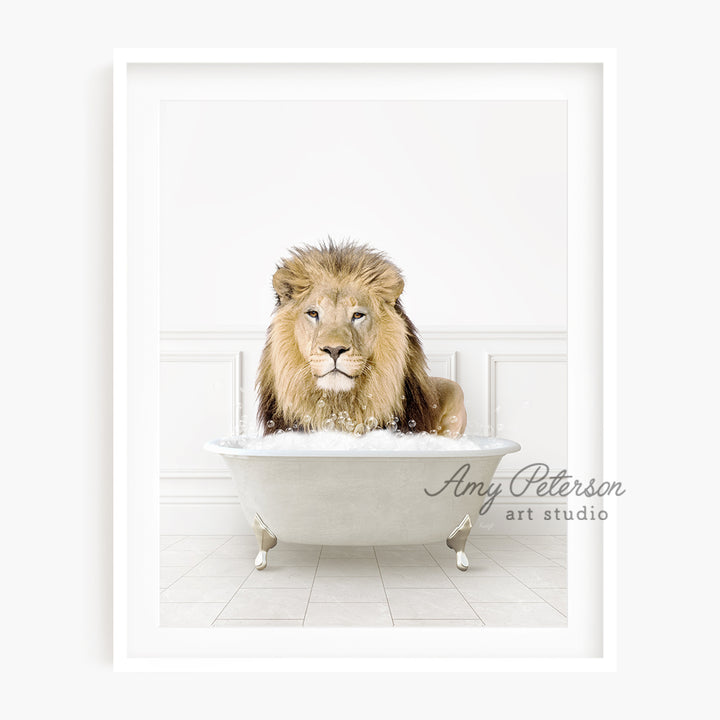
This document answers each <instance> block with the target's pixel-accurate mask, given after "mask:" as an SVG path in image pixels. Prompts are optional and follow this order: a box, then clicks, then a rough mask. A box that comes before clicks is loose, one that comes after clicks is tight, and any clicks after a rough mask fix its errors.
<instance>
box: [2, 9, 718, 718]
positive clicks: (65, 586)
mask: <svg viewBox="0 0 720 720" xmlns="http://www.w3.org/2000/svg"><path fill="white" fill-rule="evenodd" d="M192 10H193V11H192V12H190V11H188V10H187V9H186V6H185V5H179V4H178V3H169V2H159V3H147V2H144V3H136V2H130V1H126V2H123V3H118V2H114V3H104V4H98V3H95V4H91V3H81V2H69V3H64V4H51V3H47V2H46V3H42V4H39V5H37V4H36V5H26V6H24V7H20V6H15V7H13V8H12V10H10V11H8V10H6V11H5V17H4V22H3V26H2V29H0V33H1V34H2V37H1V38H0V40H1V41H2V42H0V48H2V50H1V51H0V52H2V63H0V68H2V69H1V70H0V72H1V73H2V83H3V84H2V87H3V89H4V93H3V99H4V101H5V102H4V104H3V113H2V128H3V132H2V134H1V135H0V143H1V147H0V156H1V157H2V169H1V170H0V172H1V173H2V190H3V193H2V197H3V200H4V202H3V212H2V215H1V216H0V218H1V219H0V222H1V223H2V227H1V228H0V237H2V240H3V260H2V263H1V264H0V267H1V268H2V282H0V287H1V288H2V307H3V310H4V312H3V323H4V327H5V336H6V343H5V344H4V345H5V346H4V349H3V373H2V383H3V385H2V399H3V428H2V430H3V440H4V443H3V445H4V450H5V466H4V470H5V472H4V473H3V479H4V480H5V483H4V493H5V495H4V498H3V502H2V504H1V505H0V506H1V507H2V514H3V515H2V522H1V523H0V528H2V533H3V538H2V544H3V551H4V553H3V554H4V559H5V562H4V564H3V571H4V574H5V578H4V580H5V581H6V582H5V583H4V586H5V589H4V591H3V600H4V603H3V605H4V609H3V614H2V619H3V623H4V626H5V627H4V628H3V650H4V654H5V655H6V660H7V661H8V664H7V665H6V668H5V678H6V683H5V685H6V689H5V692H4V694H3V704H7V705H8V708H10V707H12V708H13V711H14V714H15V716H21V717H32V718H34V717H43V716H47V715H50V714H53V715H55V716H60V717H65V716H73V717H105V718H126V717H129V716H131V715H132V716H133V717H139V718H140V717H148V718H156V717H159V716H162V717H171V718H196V717H198V716H199V715H202V716H203V717H221V716H224V715H226V714H229V713H233V714H235V715H237V714H245V713H250V712H251V711H252V710H253V709H254V708H262V709H263V712H265V713H267V714H268V716H269V717H277V716H279V715H278V714H279V713H280V712H281V711H283V712H284V713H287V714H288V715H290V714H291V713H292V714H293V715H295V714H297V711H298V708H305V709H307V711H310V712H316V713H322V711H323V710H326V711H333V712H334V714H337V712H338V709H341V710H342V712H343V713H344V714H345V715H346V716H348V717H363V716H366V713H368V712H370V711H371V710H373V709H375V710H376V709H377V706H378V703H379V702H380V700H379V698H382V697H383V695H382V694H381V695H379V694H378V693H383V691H388V692H392V693H393V694H396V693H398V694H399V696H398V697H397V698H396V699H397V701H398V702H401V703H402V707H403V709H404V710H405V711H406V712H407V714H409V715H410V714H412V713H413V711H416V712H417V714H418V715H419V716H423V717H447V716H451V715H455V714H458V713H460V712H464V713H467V712H478V713H480V712H483V713H488V714H490V713H496V714H501V713H502V716H504V717H529V716H530V717H548V718H550V717H552V718H556V717H577V715H578V714H580V713H582V715H583V716H584V717H586V718H601V717H607V716H608V715H610V714H611V713H614V714H619V715H620V716H623V717H626V716H630V715H632V714H636V713H640V712H642V713H643V714H652V713H658V712H659V711H660V710H663V711H664V712H665V713H683V714H688V713H691V714H692V712H693V706H695V705H698V704H699V705H701V706H703V707H704V706H707V705H708V704H709V703H710V702H711V701H712V697H711V693H712V692H713V690H714V675H715V672H714V670H713V663H714V647H713V644H712V643H711V641H710V635H709V633H710V631H711V629H712V627H713V626H715V627H716V625H715V623H716V621H715V619H714V615H715V604H716V603H715V595H714V593H713V592H711V589H710V582H711V581H713V585H714V579H715V578H714V575H713V569H714V564H715V563H714V561H713V558H712V556H709V557H708V558H707V560H703V552H706V551H707V550H709V549H711V548H714V547H716V545H717V538H716V537H715V536H713V535H712V534H711V533H712V530H713V528H714V527H715V526H716V521H715V516H716V514H717V504H716V502H717V481H716V474H717V473H716V471H715V470H714V469H713V465H714V463H713V458H712V457H711V449H712V450H714V448H713V446H714V445H716V436H715V434H714V432H713V428H712V427H711V425H710V424H709V423H708V422H707V421H708V420H709V417H710V414H709V413H708V410H709V411H712V414H713V415H714V414H715V410H716V405H717V380H716V379H715V378H716V366H717V353H716V351H715V343H714V342H713V341H714V337H712V334H711V332H710V330H711V328H712V325H713V323H712V320H713V318H712V317H711V315H714V314H715V308H716V307H717V305H718V298H717V292H716V291H715V290H714V287H715V268H716V265H715V263H714V262H712V261H711V258H710V257H709V256H708V254H707V253H708V252H709V249H710V248H712V247H713V244H714V240H716V239H717V237H718V229H719V228H718V215H717V211H716V206H717V197H718V194H719V188H718V175H717V167H718V164H719V162H720V158H719V157H718V135H717V133H716V128H717V127H718V126H719V125H720V112H719V111H718V105H717V92H716V82H715V79H716V76H715V70H716V68H717V66H718V62H719V61H720V57H719V55H720V53H719V51H718V49H717V44H716V42H715V23H714V22H712V20H711V17H710V14H709V12H710V10H711V7H710V6H709V4H707V3H705V2H686V3H683V4H682V5H679V4H667V5H663V6H658V5H657V4H650V3H640V2H627V0H626V1H625V2H622V3H620V2H602V3H600V2H595V3H583V4H580V3H576V2H569V1H568V2H550V3H544V4H538V3H531V2H519V1H516V2H507V3H502V4H499V3H491V4H479V3H477V2H452V1H450V2H446V3H443V4H442V6H440V5H439V4H431V3H409V2H408V3H400V2H398V3H388V2H386V1H385V2H382V3H376V2H373V1H372V0H369V1H368V2H366V3H363V4H362V5H358V4H356V3H353V4H349V3H348V4H345V3H338V2H332V3H330V2H326V3H323V2H309V3H304V4H302V5H300V4H296V5H291V4H290V3H286V4H285V5H281V4H280V3H272V4H268V5H267V6H265V7H264V8H263V9H258V8H257V4H254V3H253V4H251V3H246V4H243V3H240V2H238V1H237V0H235V2H208V3H206V4H204V5H203V8H202V10H201V11H200V10H195V8H194V7H193V8H192ZM243 45H245V46H248V47H262V46H268V47H272V46H288V47H293V46H297V47H301V46H319V47H320V46H326V47H333V46H335V47H339V46H349V47H362V46H369V47H372V46H375V47H382V46H386V47H394V46H409V47H413V46H414V47H425V46H426V47H440V46H448V47H452V46H455V47H472V46H477V47H483V46H485V47H493V46H496V47H500V46H508V47H523V46H526V47H607V46H615V47H617V48H618V49H619V56H618V60H619V72H620V77H619V103H618V105H619V150H620V152H619V166H618V167H619V192H620V196H619V223H620V227H619V238H620V245H619V260H620V317H619V348H620V361H621V365H620V413H619V415H620V419H619V422H620V430H621V439H620V461H621V479H622V480H623V482H624V483H625V484H626V485H627V487H628V493H627V495H626V496H625V497H624V498H623V499H622V502H621V523H620V538H619V541H620V547H621V549H622V554H621V558H620V582H619V588H620V614H619V620H620V640H619V653H620V671H619V673H618V674H616V675H603V676H598V675H584V674H574V675H572V676H563V675H548V674H537V675H532V676H525V675H503V674H493V675H487V676H473V677H463V678H457V677H455V676H454V675H452V674H448V675H445V676H434V677H432V678H428V677H424V676H421V675H419V676H405V675H386V676H382V677H376V676H362V677H354V676H344V675H334V676H332V677H317V676H310V675H307V676H306V675H296V676H292V677H281V676H272V675H268V676H257V677H253V676H242V677H240V676H228V675H193V676H181V675H174V674H162V675H123V676H116V675H113V674H112V671H111V665H110V659H111V597H112V595H111V513H112V495H111V456H110V448H111V431H112V428H111V406H110V395H111V287H110V286H111V277H112V266H111V227H112V225H111V221H112V216H111V183H110V178H111V159H112V152H111V151H112V145H111V61H112V47H113V46H118V47H123V46H129V47H133V46H138V47H142V46H147V47H154V46H158V47H163V46H165V47H183V46H185V47H203V46H207V47H229V46H243ZM684 363H687V365H684ZM683 367H684V368H686V369H687V372H683V371H682V369H683ZM671 488H675V489H678V488H679V489H680V493H675V494H673V495H671V494H670V493H669V490H670V489H671ZM679 496H680V497H682V500H683V501H684V502H683V504H679V503H678V498H679ZM458 669H459V668H458ZM518 690H521V692H518ZM256 703H260V704H259V705H256ZM256 711H257V710H256ZM7 712H8V710H7V709H6V713H7Z"/></svg>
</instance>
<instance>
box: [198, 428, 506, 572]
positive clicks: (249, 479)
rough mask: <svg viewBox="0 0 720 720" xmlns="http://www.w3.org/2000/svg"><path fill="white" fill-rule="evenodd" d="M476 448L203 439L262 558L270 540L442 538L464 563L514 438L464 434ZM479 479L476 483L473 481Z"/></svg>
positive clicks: (261, 560)
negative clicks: (292, 446)
mask: <svg viewBox="0 0 720 720" xmlns="http://www.w3.org/2000/svg"><path fill="white" fill-rule="evenodd" d="M471 439H472V440H473V441H474V442H475V444H477V449H472V450H450V451H446V450H443V451H413V450H393V451H388V450H383V451H377V450H355V451H347V450H278V449H272V450H267V449H263V450H258V449H246V448H244V447H242V441H240V442H237V443H234V445H237V446H233V447H229V446H228V442H227V441H226V440H213V441H211V442H208V443H207V444H206V445H205V449H206V450H208V451H210V452H213V453H217V454H219V455H222V457H223V459H224V461H225V462H226V463H227V465H228V467H229V468H230V470H231V472H232V475H233V477H234V479H235V481H236V484H237V492H238V495H239V499H240V504H241V506H242V509H243V512H244V514H245V517H246V518H247V520H248V521H249V523H250V524H251V526H252V528H253V530H254V532H255V536H256V538H257V541H258V555H257V557H256V559H255V567H256V568H257V569H258V570H262V569H264V568H265V567H266V566H267V562H268V552H269V551H270V550H271V549H272V548H273V547H275V545H276V544H277V541H278V539H280V540H282V541H283V542H292V543H307V544H314V545H315V544H317V545H415V544H424V543H430V542H436V541H439V540H440V541H445V542H446V544H447V545H448V547H449V548H450V549H451V550H452V551H454V552H455V554H456V564H457V567H458V568H459V569H460V570H467V568H468V566H469V563H468V559H467V555H466V554H465V542H466V540H467V537H468V535H469V533H470V529H471V527H472V522H473V520H474V519H475V518H477V517H478V513H479V511H480V508H481V506H482V504H483V502H484V501H485V497H486V496H485V495H484V494H480V493H479V492H478V490H479V489H482V488H485V492H486V491H487V487H488V485H489V484H490V482H491V480H492V477H493V474H494V472H495V470H496V468H497V466H498V464H499V463H500V461H501V460H502V458H503V456H504V455H506V454H508V453H512V452H517V451H518V450H520V445H518V444H517V443H515V442H512V441H511V440H503V439H500V438H480V437H477V438H471ZM480 483H482V485H481V484H480Z"/></svg>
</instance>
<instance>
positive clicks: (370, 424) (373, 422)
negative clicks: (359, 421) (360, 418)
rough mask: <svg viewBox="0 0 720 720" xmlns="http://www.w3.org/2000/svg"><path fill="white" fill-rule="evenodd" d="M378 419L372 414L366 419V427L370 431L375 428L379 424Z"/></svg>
mask: <svg viewBox="0 0 720 720" xmlns="http://www.w3.org/2000/svg"><path fill="white" fill-rule="evenodd" d="M378 424H379V423H378V421H377V418H376V417H373V416H372V415H371V416H370V417H369V418H368V419H367V420H366V421H365V428H366V430H367V431H368V432H370V431H372V430H375V428H376V427H377V426H378Z"/></svg>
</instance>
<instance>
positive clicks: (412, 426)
mask: <svg viewBox="0 0 720 720" xmlns="http://www.w3.org/2000/svg"><path fill="white" fill-rule="evenodd" d="M416 425H417V423H416V422H415V421H414V420H408V427H409V428H410V429H411V430H412V429H413V428H414V427H415V426H416Z"/></svg>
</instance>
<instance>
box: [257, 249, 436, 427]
mask: <svg viewBox="0 0 720 720" xmlns="http://www.w3.org/2000/svg"><path fill="white" fill-rule="evenodd" d="M349 284H351V285H353V286H355V287H357V286H359V287H361V288H362V289H363V290H364V291H365V292H366V293H367V294H368V295H369V297H370V298H371V299H372V303H373V307H374V308H375V312H376V316H375V328H376V333H375V335H376V340H375V342H374V345H373V347H372V351H371V354H370V356H369V357H368V358H367V363H366V366H365V369H364V371H363V372H362V375H361V376H360V377H359V378H358V381H357V383H356V385H355V387H354V388H353V390H351V391H349V392H343V393H332V392H331V393H328V392H325V391H323V390H321V389H320V388H318V387H317V384H316V382H315V378H314V377H313V375H312V374H311V372H310V369H309V366H308V362H307V360H306V359H305V358H304V357H303V355H302V353H301V352H300V349H299V347H298V341H297V339H296V336H295V330H294V328H295V323H296V320H297V318H298V315H299V314H301V313H303V312H305V303H306V302H307V298H308V297H310V296H311V295H312V293H313V291H314V290H315V289H316V288H318V287H321V286H325V287H326V286H328V285H330V286H333V287H338V288H342V287H343V286H348V285H349ZM273 286H274V289H275V294H276V300H277V302H276V307H275V310H274V313H273V318H272V321H271V324H270V326H269V328H268V331H267V338H266V342H265V346H264V348H263V352H262V355H261V359H260V366H259V370H258V376H257V382H256V388H257V391H258V397H259V407H258V422H259V424H260V428H261V430H262V432H264V433H265V434H269V433H272V432H276V431H277V430H283V431H285V430H288V429H293V430H304V431H310V430H320V429H323V428H326V427H327V421H328V419H329V418H333V416H334V417H335V422H334V427H335V428H336V429H341V430H348V431H355V432H361V431H363V428H366V429H373V428H374V427H378V428H387V427H390V428H393V429H394V428H395V427H396V426H397V428H398V429H399V430H401V431H410V430H412V431H415V432H422V431H427V432H433V431H434V430H437V428H438V414H439V410H438V397H437V393H436V391H435V389H434V386H433V385H432V383H431V382H429V377H428V372H427V359H426V357H425V353H424V351H423V348H422V345H421V342H420V339H419V337H418V334H417V330H416V329H415V326H414V325H413V323H412V322H411V321H410V319H409V318H408V316H407V315H406V314H405V311H404V310H403V307H402V304H401V302H400V299H399V295H400V293H401V292H402V289H403V287H404V282H403V279H402V275H401V273H400V271H399V270H398V268H397V267H396V266H395V265H394V264H393V263H392V262H391V261H390V260H389V259H388V258H387V257H386V256H385V254H384V253H381V252H379V251H377V250H374V249H372V248H370V247H368V246H366V245H359V244H356V243H341V244H338V243H335V242H333V241H332V240H329V241H328V242H327V243H323V244H321V245H320V246H319V247H313V246H307V245H306V246H302V247H296V248H293V249H292V250H290V256H289V257H288V258H285V259H284V260H282V261H281V263H280V264H279V265H278V267H277V270H276V273H275V275H274V277H273ZM376 424H377V425H376Z"/></svg>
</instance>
